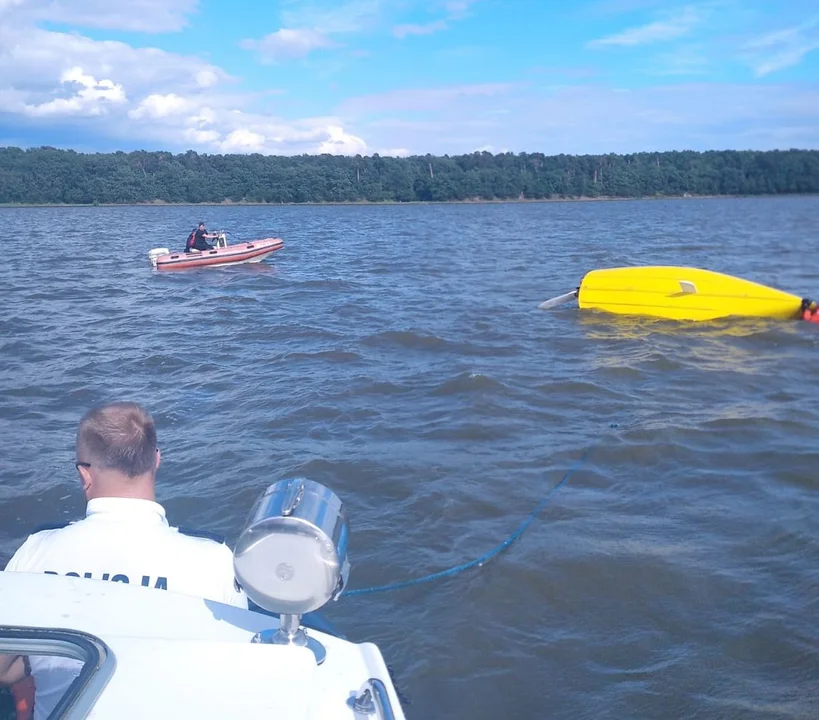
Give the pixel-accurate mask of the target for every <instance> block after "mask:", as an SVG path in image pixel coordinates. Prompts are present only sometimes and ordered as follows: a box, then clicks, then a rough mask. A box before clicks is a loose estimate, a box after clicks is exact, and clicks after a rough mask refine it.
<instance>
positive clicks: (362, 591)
mask: <svg viewBox="0 0 819 720" xmlns="http://www.w3.org/2000/svg"><path fill="white" fill-rule="evenodd" d="M611 427H617V424H616V423H612V424H611ZM593 449H594V448H593V447H592V448H589V449H587V450H586V451H585V452H584V453H583V454H582V455H581V456H580V458H578V459H577V460H576V461H575V463H574V464H573V465H572V466H571V467H570V468H569V469H568V470H567V471H566V473H565V474H564V475H563V477H562V478H561V479H560V482H558V483H557V485H555V486H554V487H552V488H550V489H549V491H548V492H547V493H546V495H544V496H543V498H542V499H541V500H540V502H539V503H538V504H537V505H536V506H535V509H534V510H532V512H531V513H529V516H528V517H527V518H526V519H525V520H524V521H523V522H522V523H521V524H520V526H519V527H518V529H517V530H515V532H513V533H512V534H511V535H510V536H509V537H508V538H506V540H504V541H503V542H502V543H501V544H500V545H497V546H496V547H494V548H492V549H491V550H490V551H489V552H487V553H484V554H483V555H481V556H480V557H479V558H476V559H475V560H471V561H470V562H466V563H462V564H461V565H456V566H455V567H451V568H449V569H448V570H441V571H440V572H436V573H432V574H431V575H424V576H423V577H419V578H414V579H412V580H404V581H402V582H396V583H390V584H389V585H377V586H375V587H368V588H359V589H356V590H346V591H344V592H343V593H342V595H370V594H372V593H379V592H388V591H390V590H400V589H402V588H407V587H412V586H413V585H423V584H424V583H429V582H433V581H434V580H440V579H442V578H447V577H453V576H455V575H458V574H460V573H462V572H464V571H466V570H470V569H472V568H474V567H482V566H483V565H484V564H486V563H487V562H489V561H490V560H491V559H492V558H494V557H496V556H497V555H500V553H502V552H503V551H504V550H506V549H507V548H508V547H509V546H510V545H512V543H514V542H515V541H516V540H517V539H518V538H520V536H521V535H523V533H524V532H525V531H526V529H527V528H528V527H529V526H530V525H531V524H532V523H533V522H534V521H535V519H536V518H537V516H538V515H539V514H540V512H541V511H542V510H543V508H544V507H546V505H548V503H549V501H550V500H551V499H552V497H553V496H554V494H555V493H556V492H557V491H558V490H559V489H560V488H561V487H563V485H565V484H566V483H567V482H568V480H569V478H570V477H571V476H572V475H574V473H575V472H577V471H578V470H579V469H580V468H581V467H582V466H583V465H584V464H585V462H586V460H588V458H589V455H590V454H591V453H592V451H593Z"/></svg>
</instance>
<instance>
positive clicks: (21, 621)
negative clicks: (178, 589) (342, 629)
mask: <svg viewBox="0 0 819 720" xmlns="http://www.w3.org/2000/svg"><path fill="white" fill-rule="evenodd" d="M348 537H349V531H348V524H347V519H346V511H345V508H344V507H343V506H342V503H341V501H340V500H339V499H338V497H337V496H336V495H335V494H334V493H333V492H332V491H331V490H329V489H328V488H326V487H324V486H322V485H320V484H319V483H316V482H313V481H311V480H308V479H305V478H296V479H291V480H283V481H280V482H277V483H274V484H272V485H271V486H270V487H268V488H267V490H266V491H265V492H264V493H263V494H262V495H261V497H260V498H259V499H258V500H257V502H256V504H255V506H254V508H253V510H252V512H251V514H250V519H249V521H248V523H247V525H246V526H245V528H244V530H243V531H242V533H241V535H240V537H239V540H238V542H237V544H236V549H235V551H234V568H235V571H236V577H237V580H238V582H239V583H241V585H242V586H243V588H244V590H245V593H246V594H247V596H248V598H249V599H250V600H251V601H253V603H255V604H256V605H257V606H258V607H259V608H261V609H262V610H260V611H257V610H243V609H241V608H237V607H233V606H229V605H224V604H221V603H217V602H212V601H210V600H202V599H199V598H195V597H192V596H186V595H182V594H177V593H173V592H169V591H163V590H157V589H154V588H147V587H142V586H136V585H128V584H125V583H120V582H112V581H103V580H92V579H86V578H79V577H67V576H56V575H48V574H39V573H36V574H35V573H23V572H0V597H2V598H3V602H2V606H0V653H16V654H21V655H26V656H29V657H30V656H32V655H35V654H37V655H47V656H51V657H53V658H55V660H57V661H59V660H60V659H62V658H72V659H74V660H80V661H81V662H82V663H83V666H82V669H81V671H80V673H79V675H78V676H77V677H76V679H75V680H74V681H73V683H72V684H71V686H70V687H69V688H68V689H67V690H66V692H65V694H64V695H63V696H62V697H61V698H60V700H59V702H58V704H57V707H56V708H55V710H54V712H53V713H52V714H51V715H50V716H49V717H50V719H57V718H72V719H74V718H111V719H112V720H113V719H115V718H116V719H117V720H119V719H121V718H144V717H152V718H164V717H167V718H172V717H173V718H178V717H196V718H204V719H206V720H207V719H208V718H214V719H215V718H225V717H254V718H271V719H272V718H288V719H291V718H292V719H294V720H295V719H299V720H301V719H304V720H335V719H336V718H338V719H339V720H341V719H350V720H364V719H371V720H393V719H395V720H403V719H404V714H403V710H402V708H401V705H400V701H399V698H398V694H397V692H396V689H395V687H394V685H393V683H392V679H391V677H390V673H389V671H388V669H387V666H386V664H385V662H384V658H383V657H382V655H381V652H380V650H379V649H378V647H377V646H376V645H374V644H372V643H369V642H363V643H355V642H351V641H349V640H347V639H346V638H342V637H338V636H336V635H334V634H332V633H330V632H325V631H322V630H314V629H312V628H308V627H305V625H304V624H303V617H302V616H303V615H304V614H305V613H310V612H313V611H315V610H316V609H318V608H320V607H322V606H324V605H325V604H326V603H327V602H329V601H330V600H336V599H338V597H339V596H340V595H341V594H342V592H343V590H344V587H345V586H346V583H347V578H348V575H349V561H348V558H347V542H348ZM264 611H267V612H264ZM267 613H273V614H276V615H278V616H279V618H276V617H275V615H271V614H267ZM35 681H36V678H35ZM35 710H36V708H35Z"/></svg>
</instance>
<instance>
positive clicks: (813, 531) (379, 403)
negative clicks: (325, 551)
mask: <svg viewBox="0 0 819 720" xmlns="http://www.w3.org/2000/svg"><path fill="white" fill-rule="evenodd" d="M200 219H203V220H205V221H206V223H207V225H208V228H209V229H217V228H225V229H227V230H230V231H232V232H233V233H234V235H233V236H232V237H233V239H234V240H238V239H242V238H254V237H260V236H270V235H274V236H279V237H281V238H283V239H284V241H285V247H284V249H283V250H281V251H280V252H278V253H276V254H274V255H273V256H272V257H271V258H269V259H268V260H267V261H266V262H265V263H264V264H261V265H257V266H247V265H246V266H241V267H234V268H225V269H211V270H204V271H195V272H187V273H178V274H167V273H156V272H154V271H152V270H151V268H150V266H149V264H148V261H147V252H148V250H149V249H150V248H152V247H163V246H164V247H175V248H181V247H182V244H183V243H184V240H185V238H186V236H187V233H188V231H189V229H190V228H191V227H192V226H193V225H194V224H195V223H197V222H198V221H199V220H200ZM0 221H2V225H3V228H4V232H3V238H2V240H1V241H0V242H2V247H3V250H4V252H5V256H6V259H5V262H4V264H3V265H2V266H0V280H1V281H2V283H1V285H2V288H3V312H2V314H1V315H0V428H2V430H1V431H0V473H1V474H2V479H3V482H2V485H0V561H1V562H2V564H3V565H4V564H5V562H6V561H7V559H8V558H9V557H10V556H11V554H12V553H13V552H14V550H15V548H16V547H17V546H18V545H19V544H20V543H21V542H22V540H23V539H24V538H25V536H26V533H27V532H28V531H29V530H30V529H31V528H32V527H34V526H35V525H37V524H39V523H41V522H46V521H52V520H60V519H68V518H73V517H78V516H80V515H81V514H82V513H83V509H84V500H83V497H82V495H81V492H80V489H79V486H78V481H77V477H76V472H75V470H74V467H73V462H74V454H73V438H74V432H75V430H76V424H77V422H78V420H79V418H80V416H81V415H82V413H83V412H84V411H85V410H86V409H87V408H89V407H90V406H91V405H93V404H96V403H100V402H103V401H109V400H114V399H122V398H129V399H135V400H137V401H139V402H141V403H143V404H144V405H145V406H146V407H147V408H148V409H149V410H150V411H151V412H152V413H153V414H154V417H155V419H156V421H157V424H158V432H159V437H160V444H161V447H162V451H163V455H162V457H163V464H162V467H161V469H160V472H159V477H158V494H159V499H160V501H161V502H163V503H164V504H165V506H166V508H167V510H168V513H169V516H170V519H171V521H172V522H174V523H176V524H187V525H196V526H200V527H203V528H208V529H211V530H214V531H217V532H222V533H225V534H226V535H227V536H228V538H229V542H230V543H231V544H232V543H233V542H235V539H236V537H237V535H238V533H239V532H240V530H241V528H242V525H243V523H244V522H245V520H246V518H247V513H248V511H249V508H250V506H251V504H252V503H253V501H254V500H255V498H256V497H257V495H258V494H259V493H260V492H261V491H262V490H263V489H264V488H265V487H266V486H267V485H268V484H269V483H271V482H274V481H276V480H279V479H281V478H284V477H288V476H293V475H296V474H300V475H307V476H309V477H312V478H313V479H315V480H318V481H320V482H322V483H325V484H327V485H329V486H330V487H331V488H332V489H333V490H334V491H335V492H337V493H338V494H339V496H340V497H341V498H342V500H343V501H344V502H345V503H346V504H347V508H348V511H349V514H350V522H351V533H352V538H351V547H350V557H351V562H352V572H351V575H350V583H349V589H351V590H354V589H358V588H365V587H369V586H373V585H380V584H384V583H391V582H399V581H403V580H408V579H411V578H416V577H422V576H424V575H427V574H429V573H433V572H437V571H440V570H444V569H446V568H449V567H452V566H454V565H458V564H460V563H464V562H468V561H470V560H473V559H474V558H477V557H479V556H480V555H482V554H483V553H485V552H488V551H489V550H491V549H492V548H493V547H495V546H496V545H498V544H499V543H501V542H502V541H503V540H504V539H506V538H507V537H509V535H510V534H512V533H513V532H514V531H515V529H516V528H517V527H518V526H519V525H520V524H521V523H522V522H523V521H524V520H525V519H526V518H527V516H528V515H529V514H530V513H531V512H532V510H533V509H534V508H535V507H536V506H537V504H538V503H539V502H540V501H541V499H542V498H543V497H544V496H545V495H546V494H547V493H548V492H549V490H550V488H552V487H554V486H555V485H556V484H557V483H558V482H559V481H560V480H561V478H563V476H564V475H565V473H566V472H567V471H568V470H569V469H570V468H571V467H572V466H573V465H574V464H575V463H576V462H577V461H578V460H579V459H580V458H581V457H583V456H584V453H587V455H586V456H585V457H586V459H585V462H583V463H582V464H581V465H580V466H579V467H577V468H576V470H575V471H574V473H573V474H572V475H571V477H570V478H569V479H568V481H567V482H566V483H565V484H564V485H563V486H561V487H560V489H559V490H558V491H557V492H555V494H554V495H553V496H552V497H551V499H550V501H549V503H548V505H547V506H546V507H545V508H544V509H543V511H542V512H541V513H540V514H539V516H538V518H537V520H536V521H535V522H533V523H532V524H531V525H530V526H529V527H528V529H527V530H526V532H525V534H523V536H522V537H520V539H519V540H518V541H517V542H516V543H515V544H513V545H512V546H511V547H509V548H508V549H507V550H506V552H504V553H503V554H501V555H499V556H498V557H496V558H495V559H494V560H493V561H492V562H490V563H488V564H487V565H485V566H484V567H481V568H473V569H471V570H468V571H466V572H463V573H459V574H457V575H455V576H454V577H450V578H446V579H442V580H439V581H437V582H433V583H428V584H423V585H417V586H414V587H410V588H407V589H402V590H397V591H393V592H387V593H379V594H372V595H359V596H351V597H344V598H342V599H341V600H340V601H339V602H338V603H335V604H332V605H330V606H328V607H327V608H326V609H325V611H324V614H325V616H326V617H327V618H328V619H329V620H330V621H331V622H333V623H334V624H335V625H336V626H338V628H339V629H340V630H342V631H343V632H345V633H346V634H347V635H348V637H350V639H353V640H356V641H364V640H372V641H373V642H376V643H377V644H378V645H379V646H380V648H381V650H382V652H383V654H384V656H385V658H386V660H387V662H388V664H389V665H390V666H391V667H392V668H393V671H394V673H395V679H396V682H397V684H398V686H399V688H400V690H401V691H402V692H403V693H404V694H405V695H406V696H407V698H408V700H409V703H408V704H407V705H406V708H405V709H406V712H407V716H408V717H409V718H413V719H415V720H426V719H427V718H459V719H460V718H475V719H483V718H487V719H489V718H492V719H497V718H532V719H535V718H537V719H540V718H544V719H545V718H572V719H573V720H576V719H578V718H595V719H597V718H624V719H625V718H694V717H696V718H743V719H744V718H749V719H750V718H811V719H815V718H816V717H817V713H819V622H817V618H819V601H817V595H819V493H818V492H817V475H819V363H817V349H819V325H811V324H808V323H801V322H783V321H767V320H758V321H757V320H751V321H742V322H727V321H721V322H714V323H707V324H702V325H698V324H689V323H671V322H663V321H650V320H644V319H642V320H641V319H627V318H618V317H612V316H603V315H600V314H591V313H585V312H579V311H578V310H577V309H576V306H575V305H574V304H572V305H567V306H562V307H560V308H557V309H555V310H552V311H549V312H543V311H540V310H537V305H538V303H540V302H541V301H543V300H545V299H547V298H549V297H553V296H555V295H559V294H561V293H564V292H567V291H569V290H572V289H574V288H575V287H576V286H577V285H578V284H579V282H580V279H581V278H582V276H583V274H584V273H585V272H587V271H588V270H591V269H594V268H597V267H604V266H614V265H640V264H679V265H693V266H699V267H707V268H710V269H713V270H719V271H722V272H727V273H731V274H735V275H739V276H741V277H745V278H748V279H751V280H756V281H758V282H763V283H765V284H769V285H774V286H776V287H780V288H782V289H784V290H788V291H790V292H793V293H795V294H798V295H802V296H810V297H813V298H818V297H819V263H817V260H816V241H817V238H819V198H815V197H813V198H810V197H805V198H767V199H708V200H705V199H696V200H694V199H691V200H667V201H666V200H663V201H659V200H658V201H626V202H608V203H605V202H600V203H592V202H588V203H544V204H496V205H451V206H450V205H430V206H406V207H401V206H372V207H369V206H364V207H360V206H342V207H330V206H324V207H197V208H185V207H135V208H77V209H71V208H69V209H65V208H62V209H58V208H39V209H11V208H6V209H2V210H0Z"/></svg>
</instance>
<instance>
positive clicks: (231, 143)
mask: <svg viewBox="0 0 819 720" xmlns="http://www.w3.org/2000/svg"><path fill="white" fill-rule="evenodd" d="M265 139H266V138H265V136H264V135H262V134H261V133H255V132H252V131H251V130H244V129H242V130H234V131H233V132H232V133H230V135H228V136H227V137H226V138H225V140H224V141H223V142H221V143H219V148H220V149H221V150H222V152H226V153H229V152H261V151H262V150H264V146H265Z"/></svg>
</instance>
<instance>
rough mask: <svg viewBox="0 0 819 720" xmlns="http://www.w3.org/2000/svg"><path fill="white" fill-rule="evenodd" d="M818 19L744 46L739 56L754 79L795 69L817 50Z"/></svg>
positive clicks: (769, 34) (818, 16)
mask: <svg viewBox="0 0 819 720" xmlns="http://www.w3.org/2000/svg"><path fill="white" fill-rule="evenodd" d="M817 26H819V15H815V16H814V17H812V18H810V19H809V20H807V21H806V22H804V23H802V24H801V25H796V26H794V27H789V28H785V29H784V30H777V31H775V32H772V33H768V34H767V35H763V36H762V37H760V38H757V39H756V40H752V41H751V42H748V43H746V45H745V46H744V48H743V56H744V57H745V58H746V60H747V61H748V63H749V64H750V65H751V67H752V68H753V70H754V73H755V75H756V76H757V77H763V76H765V75H769V74H770V73H772V72H776V71H777V70H784V69H785V68H788V67H792V66H794V65H798V64H799V63H801V62H802V60H803V59H804V57H805V56H806V55H807V54H808V53H811V52H813V51H814V50H819V28H818V27H817Z"/></svg>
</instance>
